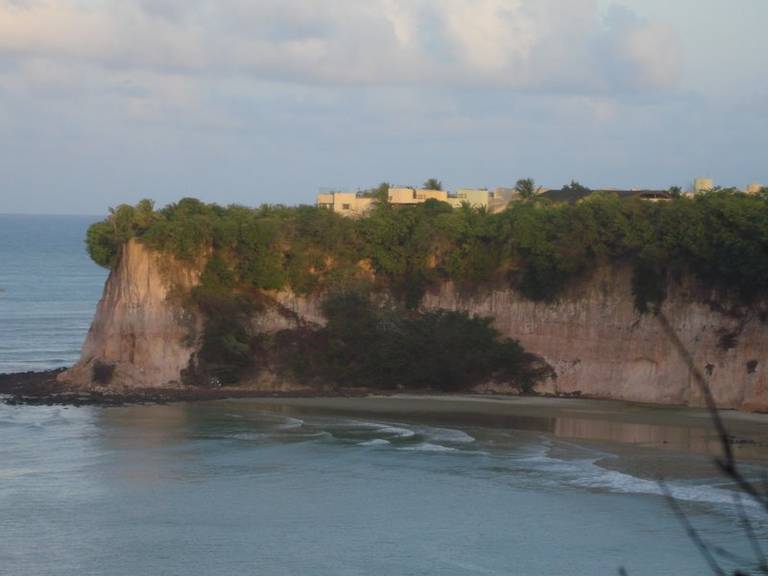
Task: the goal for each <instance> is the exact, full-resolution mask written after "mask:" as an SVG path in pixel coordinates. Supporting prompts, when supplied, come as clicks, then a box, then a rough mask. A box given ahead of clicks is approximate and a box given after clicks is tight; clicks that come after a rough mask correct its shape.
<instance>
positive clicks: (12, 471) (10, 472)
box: [0, 468, 39, 480]
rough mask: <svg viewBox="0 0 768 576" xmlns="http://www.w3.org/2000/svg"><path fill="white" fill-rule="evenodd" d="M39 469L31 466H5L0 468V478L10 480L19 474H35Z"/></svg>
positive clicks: (19, 475)
mask: <svg viewBox="0 0 768 576" xmlns="http://www.w3.org/2000/svg"><path fill="white" fill-rule="evenodd" d="M38 472H39V470H33V469H32V468H5V469H0V480H12V479H14V478H19V477H21V476H29V475H30V474H37V473H38Z"/></svg>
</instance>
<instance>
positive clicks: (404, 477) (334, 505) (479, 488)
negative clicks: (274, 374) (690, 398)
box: [0, 216, 768, 576]
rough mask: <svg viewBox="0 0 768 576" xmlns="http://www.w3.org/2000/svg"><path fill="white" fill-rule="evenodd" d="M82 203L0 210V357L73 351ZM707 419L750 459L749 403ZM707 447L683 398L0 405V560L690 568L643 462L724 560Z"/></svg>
mask: <svg viewBox="0 0 768 576" xmlns="http://www.w3.org/2000/svg"><path fill="white" fill-rule="evenodd" d="M93 220H94V218H89V217H46V216H40V217H38V216H24V217H20V216H0V289H2V292H1V293H0V372H14V371H20V370H43V369H48V368H53V367H57V366H64V365H69V364H71V363H72V362H74V361H75V360H76V358H77V356H78V352H79V349H80V346H81V344H82V341H83V339H84V337H85V335H86V332H87V329H88V325H89V322H90V319H91V316H92V314H93V312H94V309H95V306H96V302H97V300H98V298H99V296H100V294H101V290H102V287H103V283H104V280H105V277H106V272H105V271H104V270H102V269H100V268H98V267H97V266H95V265H94V264H93V263H91V262H90V260H89V259H88V257H87V255H86V253H85V250H84V245H83V238H84V234H85V230H86V228H87V226H88V225H89V224H90V223H91V222H92V221H93ZM728 423H729V426H733V432H734V434H736V435H737V436H738V437H739V438H741V439H743V440H744V441H743V442H742V443H740V444H739V445H738V448H739V455H740V457H742V458H743V459H744V461H745V462H747V467H746V469H745V470H746V473H747V474H748V476H749V477H750V478H755V479H759V478H760V477H761V476H762V475H763V474H764V472H765V470H766V467H765V464H764V463H765V462H766V461H768V432H766V431H767V430H768V418H766V417H760V416H756V415H750V416H747V415H736V414H732V415H729V416H728ZM713 445H716V439H714V435H713V433H712V431H711V428H710V427H709V425H708V421H707V418H706V414H704V413H702V412H701V411H696V410H687V409H682V408H670V407H663V408H654V407H638V406H629V405H623V404H618V403H609V402H595V401H586V400H553V399H535V398H534V399H524V398H523V399H503V400H501V399H494V398H450V397H440V398H429V397H398V398H358V399H342V398H337V399H334V398H328V399H293V400H288V399H270V400H266V399H265V400H228V401H219V402H204V403H178V404H172V405H167V406H161V405H156V406H149V405H148V406H129V407H122V408H119V407H113V408H101V407H78V408H75V407H46V406H11V405H6V404H2V403H0V575H9V576H102V575H109V576H137V575H148V576H177V575H178V576H212V575H215V576H241V575H243V574H254V575H264V576H272V575H274V576H411V575H412V576H470V575H478V576H501V575H531V576H533V575H551V576H558V575H559V576H585V575H615V574H618V570H619V568H620V567H625V568H626V569H627V571H628V573H629V574H630V575H631V576H643V575H647V576H659V575H666V574H670V575H675V576H694V575H695V576H698V575H701V574H708V573H710V572H709V570H708V567H707V564H706V563H705V561H704V560H703V558H702V556H701V555H700V554H699V552H698V551H697V550H696V548H695V547H694V546H693V544H692V543H691V540H690V538H689V537H688V536H687V534H686V532H685V530H684V528H683V527H682V525H681V524H680V521H679V519H678V518H677V516H676V515H675V512H674V510H673V508H672V507H671V506H670V504H669V502H668V501H667V500H666V499H665V497H664V495H663V491H662V489H661V485H660V484H659V478H660V477H662V476H663V477H665V478H666V481H667V485H668V486H669V489H670V491H671V494H672V495H673V497H674V498H675V501H676V502H677V503H678V504H679V505H680V506H681V507H682V509H683V510H684V512H685V514H686V515H687V517H688V518H689V520H690V521H691V522H693V524H694V525H695V526H696V528H697V530H698V531H699V533H700V535H701V536H702V537H703V538H704V539H705V540H706V541H707V542H708V543H709V544H711V545H712V546H713V550H715V548H714V547H718V548H723V549H727V550H728V551H729V554H730V556H725V555H724V554H720V555H719V556H718V559H719V561H721V562H722V563H723V566H724V567H725V568H726V569H733V568H734V567H735V566H747V567H754V565H755V560H754V552H753V549H752V548H751V547H750V546H749V542H748V540H747V539H746V538H745V537H744V532H743V529H742V519H741V515H740V514H739V512H738V508H737V507H736V506H735V503H734V492H733V490H732V489H731V488H732V487H731V486H730V485H729V484H728V482H727V481H726V479H724V478H723V477H722V475H721V474H719V473H718V472H717V470H715V469H714V468H713V466H712V463H711V462H712V461H711V455H710V454H708V452H709V450H710V449H711V448H712V446H713ZM746 515H747V517H748V518H750V519H751V521H752V528H753V530H754V532H755V534H756V537H757V539H758V541H759V542H760V543H761V544H762V545H766V544H768V522H766V518H765V514H764V513H762V512H761V511H760V509H759V508H757V507H755V506H751V505H749V504H747V506H746ZM753 573H758V572H757V571H754V572H753Z"/></svg>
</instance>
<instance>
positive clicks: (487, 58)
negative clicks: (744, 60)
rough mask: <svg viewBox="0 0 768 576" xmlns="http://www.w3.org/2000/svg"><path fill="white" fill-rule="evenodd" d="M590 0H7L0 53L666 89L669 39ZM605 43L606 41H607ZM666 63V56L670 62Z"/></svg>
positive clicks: (153, 64)
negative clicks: (598, 49) (633, 81)
mask: <svg viewBox="0 0 768 576" xmlns="http://www.w3.org/2000/svg"><path fill="white" fill-rule="evenodd" d="M609 16H610V21H609V22H608V31H607V32H606V31H605V30H604V28H603V26H602V22H601V15H600V12H599V11H598V9H597V7H596V4H595V2H594V1H593V0H569V2H568V3H567V4H566V5H564V4H563V2H561V1H559V0H365V1H361V0H324V1H323V2H317V1H316V0H264V1H262V2H251V1H248V0H185V1H181V0H141V1H138V2H117V1H113V2H110V1H103V2H98V3H96V2H86V1H85V0H30V1H26V2H20V1H19V0H13V1H11V0H0V57H4V58H6V59H8V58H10V59H15V60H17V61H18V60H25V59H48V60H51V61H54V62H58V63H60V64H61V65H68V64H72V63H83V62H86V63H89V64H91V65H94V66H101V67H105V68H125V69H135V70H153V71H156V72H163V71H168V72H171V73H184V74H198V75H205V76H220V75H233V74H235V75H243V76H246V77H251V78H254V79H259V80H264V79H272V80H280V81H291V82H298V83H308V84H313V83H314V84H363V85H366V84H413V85H423V84H428V85H443V86H451V85H458V86H469V87H473V86H474V87H486V86H498V87H506V88H513V89H540V88H542V87H544V88H546V87H549V88H551V87H558V88H560V89H567V88H568V87H571V88H573V87H578V88H579V89H580V90H583V89H584V88H585V87H586V88H587V89H589V88H590V87H591V88H592V89H603V88H604V87H605V86H610V85H611V84H612V81H611V79H610V78H607V79H606V78H600V77H597V76H596V73H595V69H596V67H595V63H596V56H595V55H594V54H593V53H592V52H591V51H590V49H589V48H590V46H592V45H593V44H594V42H595V39H596V38H603V40H600V41H599V42H598V43H600V42H602V45H604V46H608V47H609V50H610V51H611V52H612V53H615V54H614V57H612V58H609V59H607V60H606V59H604V60H605V61H610V62H612V64H611V65H609V66H603V67H601V68H599V70H600V71H601V72H602V73H604V74H606V73H607V74H614V73H615V74H618V75H619V76H622V75H624V73H623V72H622V71H621V67H620V65H622V64H623V65H628V66H631V67H632V68H633V75H634V76H636V77H637V78H638V79H639V80H638V85H639V84H642V85H644V86H646V87H652V88H658V87H663V86H666V85H668V84H669V83H670V81H671V80H673V79H674V77H675V75H676V68H675V66H674V62H675V58H674V54H672V55H671V53H673V52H674V51H675V49H676V46H675V39H674V35H673V34H672V32H671V31H670V30H669V29H667V28H664V27H662V26H660V25H658V24H654V23H649V22H642V21H640V20H638V19H634V20H633V19H632V18H631V17H628V16H627V14H626V13H624V12H621V10H619V11H614V12H611V13H610V14H609ZM605 38H608V40H606V39H605ZM670 55H671V56H670Z"/></svg>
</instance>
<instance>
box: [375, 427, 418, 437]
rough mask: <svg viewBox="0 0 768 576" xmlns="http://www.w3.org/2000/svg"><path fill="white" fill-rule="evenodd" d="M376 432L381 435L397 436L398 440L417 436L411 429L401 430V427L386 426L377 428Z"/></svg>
mask: <svg viewBox="0 0 768 576" xmlns="http://www.w3.org/2000/svg"><path fill="white" fill-rule="evenodd" d="M376 432H380V433H381V434H390V435H392V436H397V437H398V438H413V437H414V436H416V432H414V431H413V430H411V429H409V428H401V427H399V426H384V427H383V428H377V429H376Z"/></svg>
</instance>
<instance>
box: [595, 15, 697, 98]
mask: <svg viewBox="0 0 768 576" xmlns="http://www.w3.org/2000/svg"><path fill="white" fill-rule="evenodd" d="M604 22H605V29H604V31H603V33H602V34H601V35H599V36H597V37H596V46H597V49H598V50H599V51H600V52H601V55H600V58H601V60H602V62H603V65H604V77H605V78H607V79H609V80H610V81H612V82H613V83H614V85H616V86H618V87H620V88H625V89H626V88H630V89H658V88H668V87H671V86H675V85H676V84H678V82H679V81H680V79H681V76H682V62H681V51H682V49H681V44H680V41H679V39H678V37H677V36H676V34H675V32H674V30H673V29H672V28H671V27H670V26H668V25H664V24H661V23H658V22H651V21H648V20H645V19H642V18H639V17H638V16H636V15H635V14H634V13H633V12H632V11H631V10H629V9H628V8H626V7H624V6H621V5H612V6H610V7H609V8H608V10H607V12H606V15H605V20H604Z"/></svg>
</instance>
